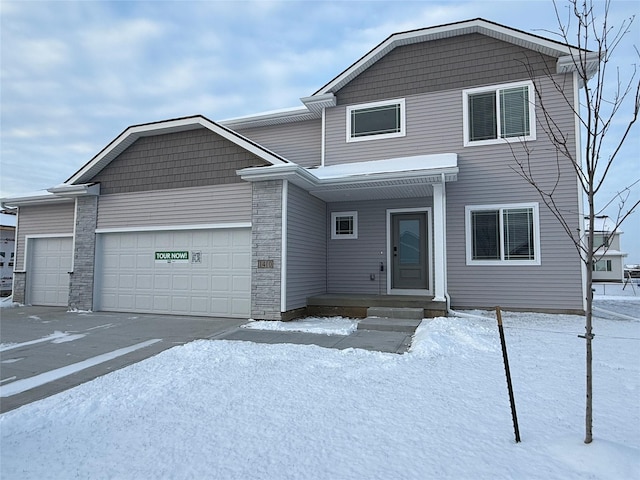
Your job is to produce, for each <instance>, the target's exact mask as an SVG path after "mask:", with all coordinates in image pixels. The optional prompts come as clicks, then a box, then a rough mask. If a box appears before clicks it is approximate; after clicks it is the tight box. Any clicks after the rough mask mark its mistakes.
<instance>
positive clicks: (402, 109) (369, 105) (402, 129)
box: [346, 98, 407, 143]
mask: <svg viewBox="0 0 640 480" xmlns="http://www.w3.org/2000/svg"><path fill="white" fill-rule="evenodd" d="M389 105H399V106H400V131H399V132H393V133H380V134H373V135H365V136H363V137H352V136H351V112H353V111H354V110H364V109H367V108H375V107H385V106H389ZM346 115H347V122H346V123H347V132H346V133H347V143H351V142H366V141H369V140H381V139H384V138H398V137H404V136H406V131H407V129H406V124H407V121H406V106H405V100H404V98H398V99H394V100H384V101H381V102H370V103H361V104H358V105H349V106H348V107H347V108H346Z"/></svg>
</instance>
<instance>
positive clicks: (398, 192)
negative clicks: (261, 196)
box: [238, 153, 458, 202]
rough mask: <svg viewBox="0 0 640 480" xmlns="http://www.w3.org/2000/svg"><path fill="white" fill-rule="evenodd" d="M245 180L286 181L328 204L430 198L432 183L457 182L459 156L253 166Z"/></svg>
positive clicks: (242, 172) (243, 175)
mask: <svg viewBox="0 0 640 480" xmlns="http://www.w3.org/2000/svg"><path fill="white" fill-rule="evenodd" d="M238 174H239V175H240V177H241V178H242V179H243V180H247V181H249V182H256V181H263V180H287V181H289V182H291V183H293V184H294V185H297V186H299V187H300V188H303V189H304V190H306V191H308V192H309V193H310V194H311V195H314V196H316V197H318V198H320V199H322V200H324V201H326V202H329V201H332V202H335V201H344V200H352V201H356V200H380V199H391V198H410V197H429V196H432V195H433V189H432V185H433V184H439V183H441V182H443V181H444V182H451V181H455V180H457V179H458V155H457V154H455V153H441V154H436V155H418V156H413V157H401V158H390V159H386V160H372V161H368V162H356V163H346V164H339V165H331V166H326V167H318V168H304V167H301V166H300V165H297V164H284V165H270V166H266V167H251V168H245V169H242V170H239V171H238Z"/></svg>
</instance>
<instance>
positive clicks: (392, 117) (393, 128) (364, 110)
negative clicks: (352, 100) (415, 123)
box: [347, 99, 405, 142]
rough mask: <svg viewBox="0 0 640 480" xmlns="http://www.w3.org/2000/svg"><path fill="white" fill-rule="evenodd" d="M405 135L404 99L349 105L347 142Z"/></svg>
mask: <svg viewBox="0 0 640 480" xmlns="http://www.w3.org/2000/svg"><path fill="white" fill-rule="evenodd" d="M404 136H405V113H404V99H400V100H392V101H388V102H375V103H366V104H362V105H354V106H351V107H347V142H359V141H363V140H375V139H380V138H394V137H404Z"/></svg>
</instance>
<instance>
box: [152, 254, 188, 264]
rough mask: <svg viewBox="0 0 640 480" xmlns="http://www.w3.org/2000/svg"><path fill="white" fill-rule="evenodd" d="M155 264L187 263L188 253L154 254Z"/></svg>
mask: <svg viewBox="0 0 640 480" xmlns="http://www.w3.org/2000/svg"><path fill="white" fill-rule="evenodd" d="M156 262H161V263H189V252H156Z"/></svg>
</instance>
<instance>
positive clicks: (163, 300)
mask: <svg viewBox="0 0 640 480" xmlns="http://www.w3.org/2000/svg"><path fill="white" fill-rule="evenodd" d="M95 278H96V285H95V296H94V298H95V300H96V302H95V303H96V305H95V308H96V309H97V310H105V311H119V312H140V313H166V314H173V315H176V314H179V315H201V316H203V315H204V316H214V317H244V318H248V317H249V315H250V309H251V301H250V295H251V229H249V228H219V229H203V230H174V231H144V232H113V233H100V234H99V235H98V240H97V250H96V276H95Z"/></svg>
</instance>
